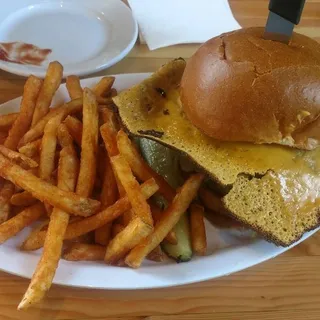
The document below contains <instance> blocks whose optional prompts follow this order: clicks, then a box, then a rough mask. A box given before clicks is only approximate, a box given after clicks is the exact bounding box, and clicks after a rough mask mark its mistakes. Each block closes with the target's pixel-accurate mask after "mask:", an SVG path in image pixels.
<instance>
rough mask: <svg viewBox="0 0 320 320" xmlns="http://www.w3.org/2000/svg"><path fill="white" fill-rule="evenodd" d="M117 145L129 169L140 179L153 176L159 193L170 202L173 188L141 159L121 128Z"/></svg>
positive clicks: (173, 193) (173, 192) (144, 179)
mask: <svg viewBox="0 0 320 320" xmlns="http://www.w3.org/2000/svg"><path fill="white" fill-rule="evenodd" d="M117 146H118V149H119V152H120V154H121V155H122V156H123V157H124V158H125V159H126V161H127V162H128V163H129V165H130V167H131V170H132V171H133V173H134V174H135V175H136V176H137V178H138V179H139V180H141V181H146V180H148V179H150V178H154V179H155V180H156V182H157V184H158V186H159V193H161V194H162V195H163V196H164V197H165V199H166V200H167V201H168V202H171V201H172V199H173V198H174V196H175V194H176V192H175V190H174V189H173V188H172V187H171V186H170V185H169V184H168V183H167V181H166V180H165V179H164V178H163V177H162V176H161V175H159V174H158V173H156V172H155V171H154V170H152V168H150V166H149V165H148V164H147V163H146V162H145V161H144V160H143V158H142V157H141V155H140V154H139V152H138V151H137V150H136V148H135V147H134V146H133V144H132V142H131V140H130V139H129V137H128V136H127V134H126V133H125V132H124V131H123V130H120V131H119V132H118V134H117Z"/></svg>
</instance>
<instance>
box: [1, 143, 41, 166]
mask: <svg viewBox="0 0 320 320" xmlns="http://www.w3.org/2000/svg"><path fill="white" fill-rule="evenodd" d="M0 153H1V154H3V155H4V156H6V157H7V158H8V159H10V160H12V161H14V162H15V163H17V164H18V165H20V166H21V167H23V168H24V169H31V168H36V167H38V164H37V163H36V162H35V161H34V160H32V159H30V158H29V157H27V156H25V155H24V154H22V153H19V152H16V151H12V150H11V149H8V148H6V147H5V146H3V145H0Z"/></svg>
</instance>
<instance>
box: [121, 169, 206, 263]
mask: <svg viewBox="0 0 320 320" xmlns="http://www.w3.org/2000/svg"><path fill="white" fill-rule="evenodd" d="M203 178H204V175H203V174H194V175H192V176H191V177H190V178H189V179H188V180H187V181H186V182H185V183H184V185H183V186H182V187H181V189H180V191H179V192H178V193H177V195H176V196H175V198H174V199H173V202H172V203H171V204H170V205H169V207H168V208H167V209H166V210H165V211H164V212H163V214H162V216H161V219H160V220H159V222H158V223H157V224H156V226H155V229H154V232H153V233H152V234H150V235H149V236H148V237H147V238H146V239H144V240H143V241H142V242H141V243H140V244H138V245H137V246H136V247H135V248H134V249H132V250H131V252H130V253H129V254H128V255H127V257H126V259H125V262H126V264H127V265H129V266H130V267H132V268H138V267H139V266H140V265H141V263H142V261H143V259H144V258H145V257H146V256H147V255H148V254H149V253H150V252H151V251H152V250H153V249H155V248H156V247H157V246H158V245H159V244H160V243H161V242H162V241H163V239H164V238H165V236H166V235H167V234H168V232H169V231H170V230H172V228H173V227H174V226H175V225H176V224H177V222H178V221H179V219H180V217H181V216H182V215H183V214H184V212H186V210H187V209H188V207H189V205H190V203H191V202H192V200H193V199H194V198H195V196H196V194H197V192H198V189H199V188H200V185H201V183H202V181H203Z"/></svg>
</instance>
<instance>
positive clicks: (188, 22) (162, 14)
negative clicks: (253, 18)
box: [128, 0, 240, 50]
mask: <svg viewBox="0 0 320 320" xmlns="http://www.w3.org/2000/svg"><path fill="white" fill-rule="evenodd" d="M128 2H129V5H130V7H131V9H132V11H133V14H134V16H135V17H136V19H137V21H138V24H139V28H140V34H141V35H142V37H143V39H144V40H145V41H146V43H147V45H148V47H149V49H150V50H154V49H158V48H161V47H166V46H170V45H174V44H179V43H180V44H181V43H203V42H205V41H207V40H208V39H210V38H212V37H214V36H218V35H220V34H221V33H223V32H228V31H232V30H236V29H239V28H240V25H239V24H238V22H237V21H236V20H235V18H234V17H233V15H232V12H231V9H230V7H229V3H228V1H227V0H128ZM140 40H142V39H140Z"/></svg>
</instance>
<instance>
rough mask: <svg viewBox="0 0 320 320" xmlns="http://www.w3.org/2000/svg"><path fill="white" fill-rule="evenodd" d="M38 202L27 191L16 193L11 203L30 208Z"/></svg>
mask: <svg viewBox="0 0 320 320" xmlns="http://www.w3.org/2000/svg"><path fill="white" fill-rule="evenodd" d="M37 201H38V200H37V199H36V198H34V197H33V196H32V195H31V193H29V192H27V191H23V192H19V193H15V194H14V195H13V196H12V197H11V199H10V203H11V204H12V205H13V206H21V207H28V206H31V205H33V204H35V203H36V202H37Z"/></svg>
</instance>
